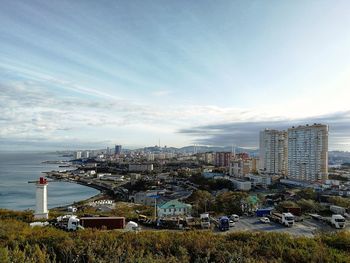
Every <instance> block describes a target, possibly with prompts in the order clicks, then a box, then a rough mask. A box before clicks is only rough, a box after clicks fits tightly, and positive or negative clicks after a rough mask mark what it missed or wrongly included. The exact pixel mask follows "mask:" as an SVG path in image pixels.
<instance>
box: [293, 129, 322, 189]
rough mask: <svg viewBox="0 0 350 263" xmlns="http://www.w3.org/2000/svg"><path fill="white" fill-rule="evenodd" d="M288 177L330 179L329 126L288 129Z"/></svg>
mask: <svg viewBox="0 0 350 263" xmlns="http://www.w3.org/2000/svg"><path fill="white" fill-rule="evenodd" d="M288 178H290V179H294V180H301V181H309V182H313V181H317V180H326V179H328V126H327V125H322V124H314V125H311V126H309V125H306V126H298V127H292V128H290V129H288Z"/></svg>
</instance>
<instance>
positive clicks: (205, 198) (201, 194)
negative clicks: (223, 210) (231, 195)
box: [186, 190, 214, 215]
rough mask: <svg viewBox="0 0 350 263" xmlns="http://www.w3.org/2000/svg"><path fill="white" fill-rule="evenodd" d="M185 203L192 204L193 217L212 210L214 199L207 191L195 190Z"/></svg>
mask: <svg viewBox="0 0 350 263" xmlns="http://www.w3.org/2000/svg"><path fill="white" fill-rule="evenodd" d="M186 201H187V202H189V203H191V204H193V209H192V211H193V212H194V214H195V215H197V214H200V213H203V212H206V211H209V210H211V209H212V208H214V197H213V196H212V194H211V193H209V192H208V191H204V190H197V191H195V192H193V193H192V195H191V196H190V197H189V198H188V199H187V200H186Z"/></svg>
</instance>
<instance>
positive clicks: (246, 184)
mask: <svg viewBox="0 0 350 263" xmlns="http://www.w3.org/2000/svg"><path fill="white" fill-rule="evenodd" d="M231 181H232V183H233V185H234V187H235V188H236V189H237V190H239V191H249V190H250V189H252V183H251V182H250V181H244V180H240V179H231Z"/></svg>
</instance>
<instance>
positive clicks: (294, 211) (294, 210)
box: [283, 207, 301, 216]
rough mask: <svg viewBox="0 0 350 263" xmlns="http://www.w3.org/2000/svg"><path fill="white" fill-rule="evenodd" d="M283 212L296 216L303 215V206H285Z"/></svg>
mask: <svg viewBox="0 0 350 263" xmlns="http://www.w3.org/2000/svg"><path fill="white" fill-rule="evenodd" d="M283 212H285V213H288V212H289V213H292V214H293V215H295V216H301V208H300V207H283Z"/></svg>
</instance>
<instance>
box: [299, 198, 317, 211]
mask: <svg viewBox="0 0 350 263" xmlns="http://www.w3.org/2000/svg"><path fill="white" fill-rule="evenodd" d="M297 204H298V206H299V207H300V208H301V211H302V212H303V213H318V212H319V211H320V210H321V205H320V204H319V203H316V202H315V201H314V200H305V199H301V200H299V201H298V202H297Z"/></svg>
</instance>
